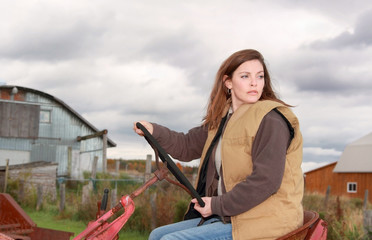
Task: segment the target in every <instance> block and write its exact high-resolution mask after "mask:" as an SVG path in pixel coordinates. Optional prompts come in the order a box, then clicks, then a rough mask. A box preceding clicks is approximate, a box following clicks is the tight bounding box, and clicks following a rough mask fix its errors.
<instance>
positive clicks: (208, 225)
mask: <svg viewBox="0 0 372 240" xmlns="http://www.w3.org/2000/svg"><path fill="white" fill-rule="evenodd" d="M199 222H200V218H195V219H191V220H186V221H182V222H178V223H173V224H170V225H165V226H162V227H158V228H156V229H154V230H153V231H152V232H151V233H150V236H149V240H160V239H161V240H181V239H182V240H189V239H190V240H204V239H215V240H232V233H231V223H226V224H225V223H223V222H221V220H219V219H217V218H211V219H209V220H208V221H205V222H204V223H203V225H201V226H199V227H198V226H197V225H198V223H199Z"/></svg>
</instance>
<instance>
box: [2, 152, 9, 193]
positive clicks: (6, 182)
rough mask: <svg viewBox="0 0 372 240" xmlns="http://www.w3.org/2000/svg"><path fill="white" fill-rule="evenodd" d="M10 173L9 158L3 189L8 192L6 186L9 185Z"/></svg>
mask: <svg viewBox="0 0 372 240" xmlns="http://www.w3.org/2000/svg"><path fill="white" fill-rule="evenodd" d="M8 174H9V159H7V160H6V167H5V179H4V191H3V193H6V187H7V185H8Z"/></svg>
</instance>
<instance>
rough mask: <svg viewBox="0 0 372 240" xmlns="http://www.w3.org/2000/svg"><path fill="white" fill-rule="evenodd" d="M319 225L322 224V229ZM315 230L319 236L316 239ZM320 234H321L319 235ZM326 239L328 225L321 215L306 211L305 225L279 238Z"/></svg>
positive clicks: (281, 239) (284, 239) (299, 239)
mask: <svg viewBox="0 0 372 240" xmlns="http://www.w3.org/2000/svg"><path fill="white" fill-rule="evenodd" d="M319 221H321V222H319ZM318 223H320V224H319V228H320V229H319V228H318ZM315 230H317V231H316V233H317V236H315V237H314V235H315V234H314V235H313V233H315ZM320 230H321V231H320ZM319 232H321V233H320V234H319ZM326 238H327V226H326V223H325V222H324V221H322V220H321V219H320V218H319V214H318V213H317V212H314V211H304V225H302V227H300V228H297V229H296V230H294V231H292V232H290V233H288V234H286V235H284V236H282V237H280V238H277V240H310V239H314V240H315V239H319V240H321V239H326Z"/></svg>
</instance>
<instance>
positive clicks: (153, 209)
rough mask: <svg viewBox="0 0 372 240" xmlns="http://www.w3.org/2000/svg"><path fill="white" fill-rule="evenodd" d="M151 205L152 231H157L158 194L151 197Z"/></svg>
mask: <svg viewBox="0 0 372 240" xmlns="http://www.w3.org/2000/svg"><path fill="white" fill-rule="evenodd" d="M150 205H151V229H152V230H153V229H155V228H156V226H157V222H156V192H154V193H153V194H151V196H150Z"/></svg>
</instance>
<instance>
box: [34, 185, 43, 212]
mask: <svg viewBox="0 0 372 240" xmlns="http://www.w3.org/2000/svg"><path fill="white" fill-rule="evenodd" d="M42 204H43V185H41V184H38V185H37V203H36V211H39V210H40V208H41V206H42Z"/></svg>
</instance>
